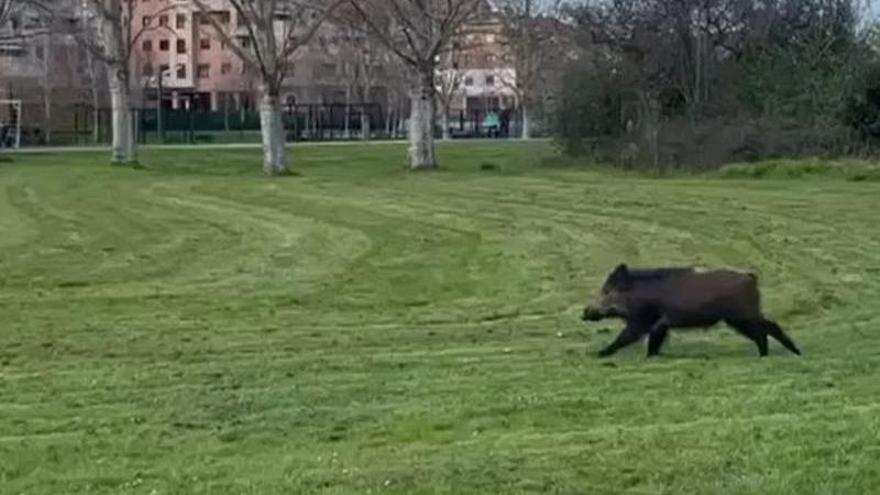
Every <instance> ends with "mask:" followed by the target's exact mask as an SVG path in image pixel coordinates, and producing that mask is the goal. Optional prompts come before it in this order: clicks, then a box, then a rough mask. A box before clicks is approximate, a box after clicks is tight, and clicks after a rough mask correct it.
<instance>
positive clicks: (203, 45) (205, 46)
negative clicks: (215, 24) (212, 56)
mask: <svg viewBox="0 0 880 495" xmlns="http://www.w3.org/2000/svg"><path fill="white" fill-rule="evenodd" d="M199 48H200V49H202V50H210V49H211V40H210V39H208V38H202V39H200V40H199Z"/></svg>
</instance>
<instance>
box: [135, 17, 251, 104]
mask: <svg viewBox="0 0 880 495" xmlns="http://www.w3.org/2000/svg"><path fill="white" fill-rule="evenodd" d="M134 5H135V7H134V9H133V13H132V22H134V23H135V26H136V29H137V30H139V32H140V33H139V37H138V39H137V42H136V43H135V53H134V56H133V57H132V64H133V67H132V70H133V73H134V74H137V75H138V76H139V77H138V79H137V80H138V81H139V82H140V84H141V87H142V88H143V92H144V99H145V100H146V101H147V102H148V105H149V106H153V105H155V104H156V100H157V99H158V97H159V93H160V89H161V98H162V105H163V107H164V108H173V109H178V108H193V109H199V110H218V109H220V108H222V107H223V106H224V105H230V106H234V107H236V108H237V107H238V106H239V105H244V106H246V107H248V106H251V105H252V102H253V101H254V100H253V92H254V87H255V86H254V83H253V79H252V78H251V77H250V76H249V75H248V74H247V73H246V70H245V66H244V64H243V63H242V61H241V60H240V59H239V58H238V57H237V56H236V55H235V53H234V52H233V51H232V50H231V49H230V47H228V46H227V45H226V43H224V42H223V41H222V40H221V39H220V37H219V36H218V35H217V33H216V32H215V30H214V27H213V26H212V25H211V24H210V21H209V20H208V19H207V18H204V17H203V14H202V13H200V12H199V11H198V10H197V9H195V8H194V7H193V6H192V5H191V2H186V1H179V0H134ZM209 5H216V6H217V9H216V10H215V11H213V12H212V13H211V15H214V16H216V18H217V19H218V20H219V21H220V23H221V24H222V25H224V26H228V27H229V29H230V31H233V32H234V30H235V29H237V23H236V19H235V15H234V11H233V9H232V7H231V6H230V5H228V3H227V2H225V1H223V0H211V1H210V2H209Z"/></svg>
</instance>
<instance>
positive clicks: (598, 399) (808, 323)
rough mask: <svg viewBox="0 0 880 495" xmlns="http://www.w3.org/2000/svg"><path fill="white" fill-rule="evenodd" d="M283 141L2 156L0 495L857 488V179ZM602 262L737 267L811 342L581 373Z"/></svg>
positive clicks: (863, 346)
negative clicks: (272, 149) (657, 172)
mask: <svg viewBox="0 0 880 495" xmlns="http://www.w3.org/2000/svg"><path fill="white" fill-rule="evenodd" d="M294 154H295V159H294V162H295V167H296V168H297V170H299V171H300V172H301V173H302V176H300V177H292V178H284V179H280V180H279V179H267V178H263V177H261V176H260V175H259V165H258V163H257V162H258V157H259V151H258V150H248V151H228V150H227V151H213V152H212V151H204V150H200V151H163V152H158V151H145V152H144V153H143V156H142V158H143V161H144V162H145V163H146V164H147V166H148V167H149V168H148V169H147V170H131V169H123V168H114V167H111V166H109V165H107V156H106V155H105V154H101V155H91V154H71V155H66V156H60V155H44V156H36V155H35V156H21V157H17V158H16V159H15V160H14V161H13V162H11V163H0V493H2V494H4V495H5V494H28V495H34V494H46V495H49V494H51V495H59V494H81V493H103V494H114V495H115V494H145V495H150V494H156V495H158V494H211V495H216V494H261V495H262V494H282V493H283V494H299V493H326V494H342V493H353V494H367V493H374V494H379V493H393V494H427V493H432V494H433V493H446V494H491V493H504V494H508V493H564V494H581V493H583V494H605V493H608V494H618V493H632V494H676V495H678V494H755V493H767V494H774V495H778V494H798V495H804V494H861V493H864V494H873V493H877V492H878V490H880V328H878V325H880V309H878V306H877V305H878V301H880V279H878V276H880V225H878V221H877V218H878V213H880V194H878V190H877V188H878V185H876V184H871V183H867V182H847V181H843V180H833V179H804V180H767V179H764V180H747V179H711V178H677V179H647V178H639V177H635V176H627V175H624V174H611V173H608V172H601V171H598V170H590V169H586V168H584V169H578V168H573V167H554V166H552V163H553V161H552V159H551V160H548V159H547V157H548V156H550V155H551V154H552V153H551V151H550V149H549V148H548V147H547V145H545V144H540V143H530V144H516V143H507V144H486V143H471V144H456V145H453V146H449V147H444V148H442V149H441V159H442V160H443V163H444V165H445V166H446V170H444V171H442V172H437V173H416V174H413V173H406V172H404V171H403V170H402V167H401V166H402V163H403V157H404V149H403V147H402V146H397V145H375V146H364V147H356V146H352V147H301V148H298V149H296V150H295V151H294ZM490 164H491V165H494V167H491V166H488V165H490ZM486 168H488V169H492V168H494V170H483V169H486ZM620 261H628V262H629V263H631V264H633V265H672V264H697V265H701V266H731V267H736V268H743V269H750V270H756V271H757V272H758V273H760V277H761V281H762V287H763V290H764V295H765V302H766V306H767V311H768V313H769V314H770V315H771V316H772V317H774V318H776V319H778V320H779V321H780V323H782V324H783V326H784V327H785V328H786V330H787V331H788V333H789V334H790V335H791V336H792V338H793V339H794V340H795V341H796V342H797V343H798V345H799V346H800V347H801V349H802V350H803V351H804V356H803V357H802V358H796V357H795V356H793V355H791V354H789V353H788V352H787V351H785V350H784V349H782V348H781V346H779V345H778V344H776V343H775V342H772V343H771V355H770V356H769V357H768V358H765V359H759V358H758V357H757V351H756V349H755V347H754V345H753V344H752V343H750V342H748V341H746V340H745V339H743V338H741V337H739V336H737V335H735V334H734V333H733V332H730V331H728V330H716V331H713V332H700V331H697V332H692V333H679V334H673V335H672V340H671V341H670V342H669V345H668V347H667V348H666V349H665V352H664V356H663V357H661V358H659V359H656V360H645V359H644V357H643V355H644V347H643V346H633V347H632V348H630V349H628V350H626V351H624V352H622V353H620V354H618V355H617V356H615V357H614V358H612V359H609V360H599V359H597V358H596V357H594V355H595V352H596V351H598V349H599V348H600V346H602V345H603V344H606V343H607V342H609V341H610V339H612V338H613V336H614V332H616V331H617V329H618V324H617V323H611V322H609V323H607V324H597V325H585V324H583V323H582V322H580V321H579V319H578V317H579V315H580V311H581V309H582V307H583V305H584V303H585V302H586V301H587V298H588V297H589V296H590V295H591V294H593V293H594V292H595V291H596V289H597V288H598V286H599V284H600V283H601V281H602V280H603V278H604V276H605V274H606V272H607V271H608V270H609V269H610V268H612V267H613V265H614V264H616V263H618V262H620Z"/></svg>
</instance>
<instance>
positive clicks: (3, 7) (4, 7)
mask: <svg viewBox="0 0 880 495" xmlns="http://www.w3.org/2000/svg"><path fill="white" fill-rule="evenodd" d="M16 3H18V2H17V0H0V28H3V27H4V26H6V21H7V20H9V16H10V15H11V14H12V6H13V5H14V4H16Z"/></svg>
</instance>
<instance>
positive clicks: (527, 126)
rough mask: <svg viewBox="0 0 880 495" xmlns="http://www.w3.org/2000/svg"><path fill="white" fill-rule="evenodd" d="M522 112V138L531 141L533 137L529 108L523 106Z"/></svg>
mask: <svg viewBox="0 0 880 495" xmlns="http://www.w3.org/2000/svg"><path fill="white" fill-rule="evenodd" d="M520 111H521V112H522V129H520V138H522V139H529V138H531V137H532V129H531V121H530V120H529V119H530V116H529V109H528V107H527V106H525V105H522V108H521V109H520Z"/></svg>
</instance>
